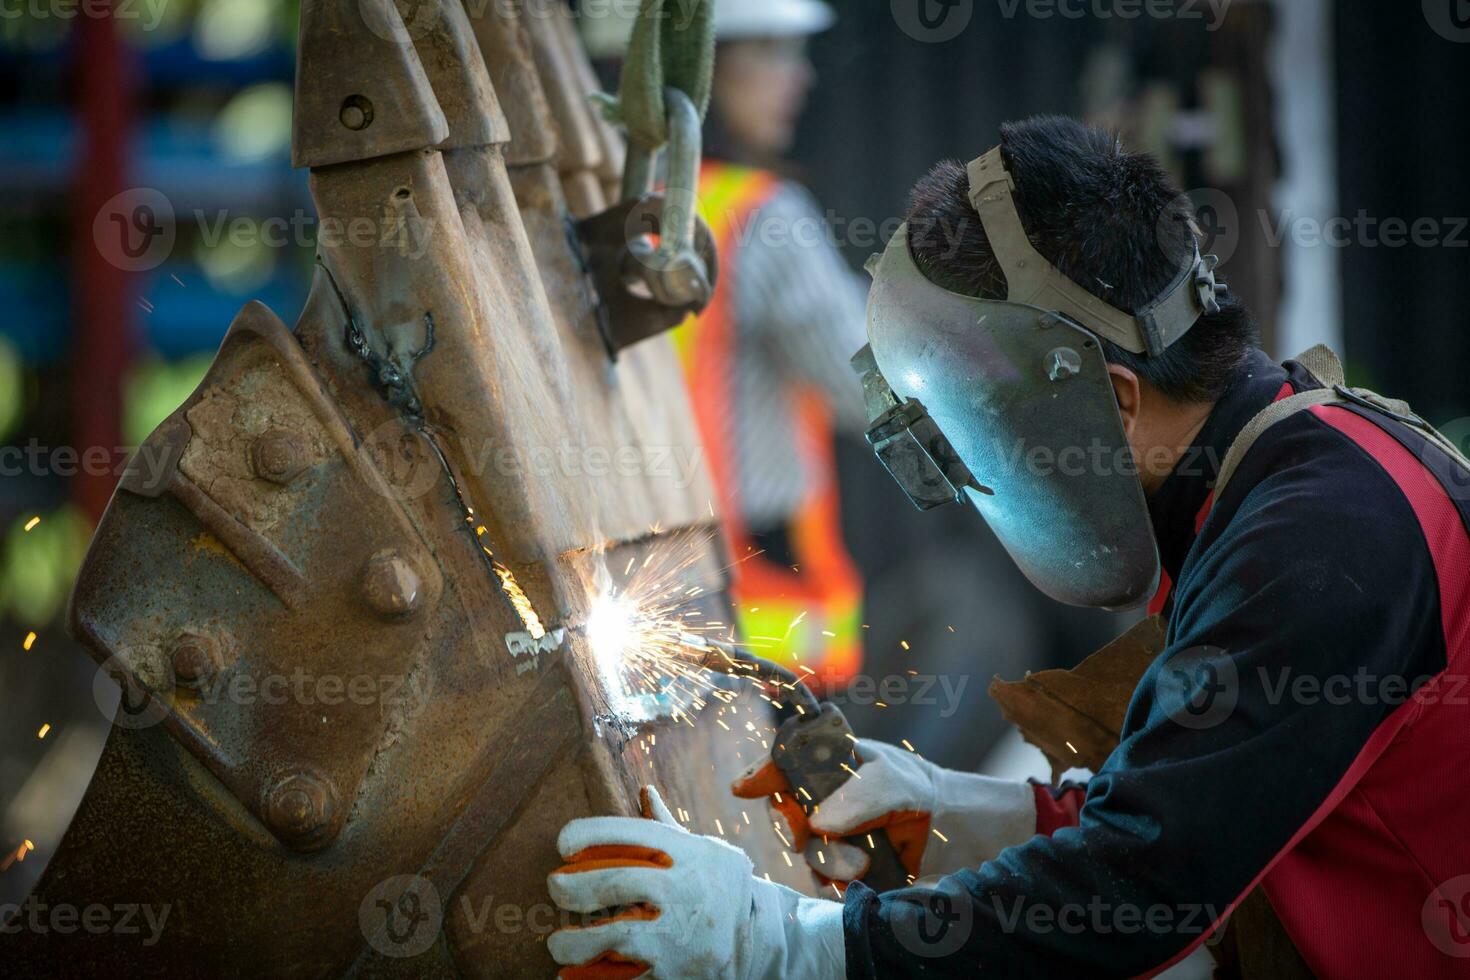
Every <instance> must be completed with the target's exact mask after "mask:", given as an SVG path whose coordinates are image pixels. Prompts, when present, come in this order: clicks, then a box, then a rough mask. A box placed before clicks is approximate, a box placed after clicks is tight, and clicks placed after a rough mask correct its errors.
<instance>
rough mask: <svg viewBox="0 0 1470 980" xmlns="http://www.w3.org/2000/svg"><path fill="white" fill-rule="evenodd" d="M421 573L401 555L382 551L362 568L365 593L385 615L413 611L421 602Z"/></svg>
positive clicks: (397, 616) (398, 614)
mask: <svg viewBox="0 0 1470 980" xmlns="http://www.w3.org/2000/svg"><path fill="white" fill-rule="evenodd" d="M421 591H422V582H421V581H420V579H419V573H418V572H416V571H414V567H413V566H412V565H410V564H409V563H408V561H407V560H406V559H404V558H403V557H402V556H400V555H398V554H395V553H394V552H391V551H389V552H382V553H380V554H376V555H374V556H373V557H372V558H370V559H368V563H367V566H366V567H365V568H364V569H363V572H362V597H363V599H364V600H366V601H367V604H368V607H369V608H371V609H372V611H373V612H375V613H377V614H378V615H379V616H382V617H384V618H386V619H397V618H399V617H401V616H408V615H411V614H412V613H413V612H414V610H416V609H417V608H418V606H419V595H420V593H421Z"/></svg>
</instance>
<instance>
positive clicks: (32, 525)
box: [25, 517, 41, 531]
mask: <svg viewBox="0 0 1470 980" xmlns="http://www.w3.org/2000/svg"><path fill="white" fill-rule="evenodd" d="M39 523H41V518H39V517H32V518H31V519H30V520H28V521H26V526H25V529H26V530H27V531H30V530H32V529H33V528H35V526H36V525H37V524H39Z"/></svg>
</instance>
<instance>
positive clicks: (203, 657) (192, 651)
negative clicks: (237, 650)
mask: <svg viewBox="0 0 1470 980" xmlns="http://www.w3.org/2000/svg"><path fill="white" fill-rule="evenodd" d="M227 654H228V651H227V649H226V644H224V643H222V642H221V640H220V638H219V637H217V636H214V635H211V634H209V633H202V632H194V631H185V632H183V633H180V634H179V635H178V637H177V638H176V639H175V640H174V642H173V644H172V645H170V647H169V651H168V656H169V663H170V665H171V666H172V667H173V672H174V683H175V684H176V685H178V686H179V687H187V688H201V687H208V686H209V685H210V684H212V683H214V680H215V678H217V677H218V676H219V674H220V672H221V671H222V670H224V668H225V666H226V661H227Z"/></svg>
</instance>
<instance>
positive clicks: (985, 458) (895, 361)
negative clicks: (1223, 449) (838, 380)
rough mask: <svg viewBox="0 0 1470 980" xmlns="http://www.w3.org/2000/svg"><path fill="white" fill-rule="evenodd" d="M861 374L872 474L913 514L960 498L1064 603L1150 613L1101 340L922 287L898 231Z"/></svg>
mask: <svg viewBox="0 0 1470 980" xmlns="http://www.w3.org/2000/svg"><path fill="white" fill-rule="evenodd" d="M873 272H874V277H873V279H874V281H873V288H872V291H871V293H870V294H869V298H868V340H869V346H868V347H866V348H864V349H863V351H861V352H859V354H858V356H857V357H855V358H854V359H853V363H854V367H855V368H857V369H858V370H859V371H860V372H861V373H862V375H863V385H864V395H865V398H866V400H867V403H868V411H869V417H870V418H871V419H872V424H871V425H870V427H869V430H868V439H869V442H870V443H871V444H872V446H873V448H874V450H875V452H876V453H877V455H878V457H879V460H880V461H881V462H883V464H884V466H885V467H886V468H887V469H888V471H889V472H890V473H891V474H892V475H893V476H894V478H895V479H896V480H897V481H898V483H899V485H900V486H901V487H902V488H903V489H904V490H905V492H906V493H908V495H909V497H910V499H911V500H912V501H913V502H914V504H915V505H916V506H918V507H919V508H920V509H925V510H927V509H929V508H931V507H934V506H937V505H939V504H942V503H948V502H952V501H956V500H964V499H966V498H968V499H969V500H970V502H971V503H972V504H973V505H974V506H975V508H976V509H977V510H978V511H980V514H981V515H982V516H983V517H984V518H985V521H986V523H988V524H989V525H990V527H991V529H992V530H994V532H995V534H996V537H998V538H999V539H1000V542H1001V544H1002V545H1004V546H1005V549H1006V551H1007V552H1008V553H1009V554H1010V556H1011V558H1012V559H1013V560H1014V561H1015V563H1016V565H1017V566H1018V567H1019V568H1020V569H1021V571H1022V572H1024V573H1025V575H1026V577H1027V578H1029V579H1030V580H1031V582H1032V584H1034V585H1035V586H1036V587H1037V588H1038V589H1040V590H1041V591H1042V592H1045V593H1046V594H1047V595H1049V596H1051V597H1052V598H1054V599H1057V600H1059V601H1061V602H1066V603H1070V604H1073V605H1079V606H1094V607H1102V608H1109V609H1116V608H1126V607H1129V606H1134V605H1137V604H1138V603H1139V602H1141V601H1144V600H1146V599H1147V598H1148V597H1149V596H1150V595H1151V594H1152V593H1153V591H1154V589H1155V588H1156V586H1157V583H1158V576H1159V558H1158V551H1157V548H1156V546H1155V543H1154V537H1153V530H1152V527H1151V525H1150V522H1149V514H1148V506H1147V504H1146V502H1145V500H1144V495H1143V487H1142V484H1141V483H1140V482H1139V478H1138V474H1137V471H1136V469H1135V467H1134V464H1133V456H1132V453H1131V452H1130V450H1129V447H1128V441H1127V439H1126V438H1125V437H1124V434H1123V421H1122V418H1121V416H1120V415H1119V413H1118V404H1117V400H1116V398H1115V396H1114V394H1113V387H1112V383H1111V382H1110V381H1109V378H1108V372H1107V364H1106V361H1105V360H1104V358H1103V352H1102V349H1101V345H1100V344H1099V343H1098V341H1097V338H1096V337H1094V336H1093V335H1092V334H1091V333H1089V332H1088V331H1087V330H1084V329H1083V328H1082V327H1080V326H1078V325H1077V324H1075V323H1073V322H1071V321H1070V320H1068V319H1066V318H1065V317H1062V316H1059V315H1057V314H1056V313H1055V312H1053V311H1049V310H1044V309H1041V308H1039V307H1035V306H1029V305H1026V304H1022V303H1012V302H1007V301H995V300H984V299H976V298H973V297H968V296H962V295H959V294H957V293H952V292H949V291H948V290H945V289H942V288H940V287H938V286H936V285H934V284H933V283H931V282H930V281H929V280H928V279H926V278H925V277H924V275H923V273H922V272H920V271H919V269H918V267H917V266H916V265H915V264H914V261H913V259H912V257H911V256H910V253H909V245H908V229H907V227H906V226H905V227H903V228H901V229H900V230H899V231H898V232H897V233H896V234H895V235H894V236H893V238H892V240H891V241H890V242H889V244H888V247H887V249H886V251H884V252H883V254H882V256H881V258H880V259H879V260H878V262H877V263H876V266H875V267H874V269H873Z"/></svg>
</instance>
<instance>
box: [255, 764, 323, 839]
mask: <svg viewBox="0 0 1470 980" xmlns="http://www.w3.org/2000/svg"><path fill="white" fill-rule="evenodd" d="M340 810H341V800H340V797H339V796H338V794H337V787H336V785H335V784H334V783H333V782H332V781H331V780H330V779H328V778H327V777H326V776H323V775H322V774H321V773H317V772H312V771H310V770H303V771H301V772H295V773H291V774H290V775H288V776H286V777H285V778H283V779H281V780H280V781H279V782H277V783H276V784H275V786H274V787H272V788H271V790H270V792H269V794H267V796H266V804H265V819H266V823H267V824H268V825H269V826H270V829H271V832H272V833H274V834H275V835H276V836H277V837H279V838H280V839H281V841H282V843H284V844H286V846H288V847H290V848H291V849H292V850H296V851H316V850H320V849H321V848H323V847H325V846H326V845H327V844H328V843H330V842H331V840H332V838H334V837H336V836H337V817H338V813H339V811H340Z"/></svg>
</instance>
